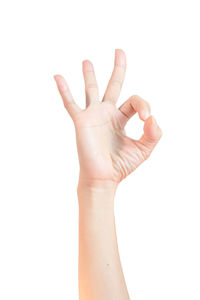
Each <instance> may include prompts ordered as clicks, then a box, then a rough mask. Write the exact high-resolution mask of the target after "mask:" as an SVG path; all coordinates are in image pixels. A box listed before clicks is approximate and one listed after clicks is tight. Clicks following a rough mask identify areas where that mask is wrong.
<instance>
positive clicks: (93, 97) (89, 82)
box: [82, 60, 99, 107]
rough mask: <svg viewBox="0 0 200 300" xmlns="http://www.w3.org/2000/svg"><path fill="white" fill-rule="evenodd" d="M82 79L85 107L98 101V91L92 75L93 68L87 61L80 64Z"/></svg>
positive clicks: (93, 74) (94, 77)
mask: <svg viewBox="0 0 200 300" xmlns="http://www.w3.org/2000/svg"><path fill="white" fill-rule="evenodd" d="M82 70H83V77H84V82H85V93H86V107H88V105H89V104H91V103H93V102H96V101H98V100H99V90H98V85H97V81H96V76H95V73H94V68H93V65H92V63H91V62H90V61H89V60H84V61H83V62H82Z"/></svg>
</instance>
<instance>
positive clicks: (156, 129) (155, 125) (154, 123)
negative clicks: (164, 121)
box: [150, 116, 162, 139]
mask: <svg viewBox="0 0 200 300" xmlns="http://www.w3.org/2000/svg"><path fill="white" fill-rule="evenodd" d="M150 120H151V125H152V126H151V127H152V133H153V135H154V136H155V138H157V139H159V138H160V137H161V136H162V130H161V128H160V127H159V126H158V123H157V121H156V118H155V117H154V116H151V118H150Z"/></svg>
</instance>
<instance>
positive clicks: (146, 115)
mask: <svg viewBox="0 0 200 300" xmlns="http://www.w3.org/2000/svg"><path fill="white" fill-rule="evenodd" d="M139 116H140V119H141V120H143V121H146V120H147V119H148V118H149V116H150V112H149V110H147V109H145V110H143V111H141V113H140V115H139Z"/></svg>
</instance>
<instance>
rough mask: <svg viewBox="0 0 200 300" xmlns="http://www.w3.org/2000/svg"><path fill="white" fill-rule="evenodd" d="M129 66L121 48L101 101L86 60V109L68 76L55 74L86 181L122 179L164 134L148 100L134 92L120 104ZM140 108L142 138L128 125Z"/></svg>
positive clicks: (82, 176)
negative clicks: (128, 131) (127, 128)
mask: <svg viewBox="0 0 200 300" xmlns="http://www.w3.org/2000/svg"><path fill="white" fill-rule="evenodd" d="M125 69H126V59H125V54H124V52H123V51H121V50H117V51H116V56H115V67H114V70H113V73H112V76H111V79H110V81H109V84H108V87H107V89H106V91H105V94H104V97H103V99H102V101H99V94H98V86H97V82H96V77H95V74H94V69H93V65H92V63H91V62H90V61H84V62H83V74H84V80H85V90H86V109H85V110H82V109H80V108H79V106H78V105H77V104H76V103H75V101H74V99H73V97H72V95H71V92H70V90H69V88H68V86H67V83H66V81H65V80H64V78H63V77H62V76H60V75H56V76H55V79H56V82H57V85H58V89H59V92H60V94H61V96H62V98H63V102H64V105H65V107H66V109H67V111H68V112H69V114H70V116H71V117H72V119H73V121H74V125H75V129H76V141H77V149H78V155H79V163H80V178H82V179H84V180H85V181H90V182H94V181H97V180H101V181H108V180H109V181H114V182H117V183H118V182H120V181H121V180H122V179H123V178H125V177H126V176H127V175H128V174H130V173H131V172H132V171H133V170H135V169H136V168H137V167H138V166H139V165H140V164H141V163H142V162H143V161H144V160H145V159H146V158H147V157H148V156H149V154H150V153H151V151H152V150H153V148H154V147H155V145H156V144H157V142H158V140H159V139H160V137H161V130H160V128H159V127H158V126H157V125H156V123H155V122H154V121H155V120H154V119H153V117H152V116H150V106H149V104H148V103H147V102H146V101H145V100H143V99H142V98H140V97H139V96H132V97H130V98H129V99H128V100H127V101H126V102H125V103H123V104H122V105H121V106H120V107H119V108H117V107H116V105H115V104H116V102H117V98H118V97H119V94H120V90H121V87H122V83H123V80H124V76H125ZM136 112H138V114H139V117H140V119H141V120H143V121H144V122H145V124H144V134H143V135H142V137H141V138H140V139H139V140H133V139H132V138H130V137H128V136H126V133H125V129H124V126H125V125H126V123H127V121H128V120H129V119H130V117H132V115H134V114H135V113H136Z"/></svg>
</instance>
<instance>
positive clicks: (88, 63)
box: [82, 59, 93, 71]
mask: <svg viewBox="0 0 200 300" xmlns="http://www.w3.org/2000/svg"><path fill="white" fill-rule="evenodd" d="M82 66H83V68H84V69H85V70H86V71H92V70H93V64H92V62H91V61H90V60H88V59H85V60H83V61H82Z"/></svg>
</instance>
